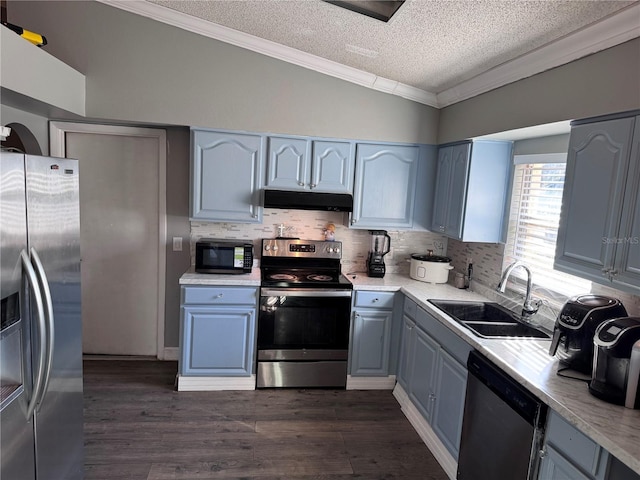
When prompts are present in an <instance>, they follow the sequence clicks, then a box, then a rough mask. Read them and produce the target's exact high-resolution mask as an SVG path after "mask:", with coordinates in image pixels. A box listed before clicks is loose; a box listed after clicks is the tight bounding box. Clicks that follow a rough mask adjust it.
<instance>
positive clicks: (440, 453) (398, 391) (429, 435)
mask: <svg viewBox="0 0 640 480" xmlns="http://www.w3.org/2000/svg"><path fill="white" fill-rule="evenodd" d="M393 396H394V397H396V400H397V401H398V403H399V404H400V407H402V413H404V415H405V417H407V420H409V423H411V425H412V426H413V428H414V429H415V431H416V432H417V433H418V435H419V436H420V438H421V439H422V441H423V442H424V443H425V445H426V446H427V447H428V448H429V450H430V451H431V453H432V454H433V456H434V457H435V459H436V460H437V461H438V463H439V464H440V466H441V467H442V469H443V470H444V471H445V473H446V474H447V476H448V477H449V478H450V479H451V480H455V478H456V475H457V471H458V462H457V461H456V460H455V459H454V458H453V456H452V455H451V454H450V453H449V451H448V450H447V449H446V447H445V446H444V445H443V444H442V442H441V441H440V439H439V438H438V436H437V435H436V433H435V432H434V431H433V429H432V428H431V426H430V425H429V424H428V423H427V421H426V420H425V419H424V417H423V416H422V414H421V413H420V411H419V410H418V409H417V408H416V407H415V406H414V405H413V403H412V402H411V400H410V399H409V396H408V395H407V392H405V391H404V389H403V388H402V386H401V385H400V384H399V383H398V384H396V387H395V388H394V389H393Z"/></svg>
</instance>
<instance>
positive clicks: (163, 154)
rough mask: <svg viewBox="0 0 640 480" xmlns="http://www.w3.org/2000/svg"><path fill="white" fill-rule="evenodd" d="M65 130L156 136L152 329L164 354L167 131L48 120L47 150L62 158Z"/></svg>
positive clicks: (159, 349)
mask: <svg viewBox="0 0 640 480" xmlns="http://www.w3.org/2000/svg"><path fill="white" fill-rule="evenodd" d="M67 133H93V134H97V135H123V136H130V137H150V138H156V139H157V140H158V278H157V283H156V288H157V290H158V304H157V312H158V318H157V320H156V323H157V333H156V356H157V358H158V359H159V360H163V359H164V358H163V356H164V322H165V308H164V303H165V296H166V295H165V293H166V292H165V290H166V288H165V281H166V270H167V269H166V263H167V257H166V250H165V246H166V244H167V199H166V191H167V132H166V131H165V130H163V129H160V128H141V127H123V126H118V125H98V124H91V123H73V122H49V144H50V145H49V153H50V155H51V156H53V157H61V158H65V156H66V140H65V136H66V134H67Z"/></svg>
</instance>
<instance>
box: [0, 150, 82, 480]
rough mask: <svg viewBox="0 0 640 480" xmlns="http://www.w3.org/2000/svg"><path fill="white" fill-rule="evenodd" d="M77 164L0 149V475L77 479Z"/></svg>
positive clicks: (79, 368)
mask: <svg viewBox="0 0 640 480" xmlns="http://www.w3.org/2000/svg"><path fill="white" fill-rule="evenodd" d="M78 179H79V177H78V162H77V161H76V160H67V159H62V158H46V157H36V156H30V155H22V154H16V153H5V152H2V153H1V154H0V242H1V245H0V247H1V250H0V265H1V272H0V281H1V282H0V283H1V286H0V297H1V307H2V313H1V319H2V329H1V330H0V357H1V358H0V386H1V392H2V398H1V404H0V429H1V432H0V464H1V465H0V478H2V479H3V480H4V479H16V480H30V479H36V480H54V479H55V480H61V479H65V480H75V479H82V477H83V460H84V455H83V434H82V429H83V412H82V408H83V402H82V322H81V313H80V213H79V197H78Z"/></svg>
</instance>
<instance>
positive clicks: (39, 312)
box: [20, 250, 47, 421]
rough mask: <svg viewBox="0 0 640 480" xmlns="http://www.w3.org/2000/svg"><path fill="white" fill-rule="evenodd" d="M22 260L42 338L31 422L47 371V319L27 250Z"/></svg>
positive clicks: (21, 256)
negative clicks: (45, 354)
mask: <svg viewBox="0 0 640 480" xmlns="http://www.w3.org/2000/svg"><path fill="white" fill-rule="evenodd" d="M20 260H21V261H22V270H23V272H24V274H25V276H26V279H27V282H28V283H29V287H31V291H32V292H33V303H34V304H35V307H36V317H37V321H38V335H39V337H40V342H39V345H40V352H39V355H38V368H37V370H36V378H35V379H34V381H33V392H32V394H31V399H30V400H29V405H28V406H27V419H28V421H31V420H32V419H33V412H34V411H35V409H36V405H37V403H38V398H39V397H40V390H41V389H42V386H43V385H42V383H43V382H42V380H43V377H44V370H45V356H44V349H45V348H46V347H45V345H46V341H47V335H46V328H47V326H46V319H45V316H44V306H43V303H42V293H41V292H40V288H38V277H37V276H36V272H35V270H34V269H33V266H32V265H31V261H30V259H29V255H28V254H27V252H26V251H25V250H22V252H20Z"/></svg>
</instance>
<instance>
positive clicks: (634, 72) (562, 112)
mask: <svg viewBox="0 0 640 480" xmlns="http://www.w3.org/2000/svg"><path fill="white" fill-rule="evenodd" d="M637 108H640V39H635V40H631V41H629V42H626V43H623V44H621V45H618V46H615V47H612V48H610V49H607V50H603V51H602V52H598V53H595V54H593V55H590V56H588V57H585V58H582V59H580V60H576V61H575V62H571V63H569V64H567V65H563V66H561V67H557V68H554V69H552V70H548V71H546V72H543V73H540V74H538V75H534V76H533V77H529V78H526V79H524V80H520V81H518V82H515V83H512V84H510V85H506V86H504V87H501V88H498V89H496V90H492V91H490V92H487V93H485V94H483V95H479V96H477V97H474V98H471V99H469V100H465V101H463V102H460V103H456V104H455V105H451V106H449V107H446V108H444V109H442V110H441V112H440V124H439V133H438V143H446V142H451V141H456V140H462V139H465V138H470V137H475V136H479V135H487V134H490V133H497V132H503V131H506V130H512V129H516V128H522V127H530V126H534V125H542V124H545V123H553V122H558V121H561V120H572V119H577V118H586V117H591V116H597V115H603V114H607V113H614V112H622V111H626V110H634V109H637Z"/></svg>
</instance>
